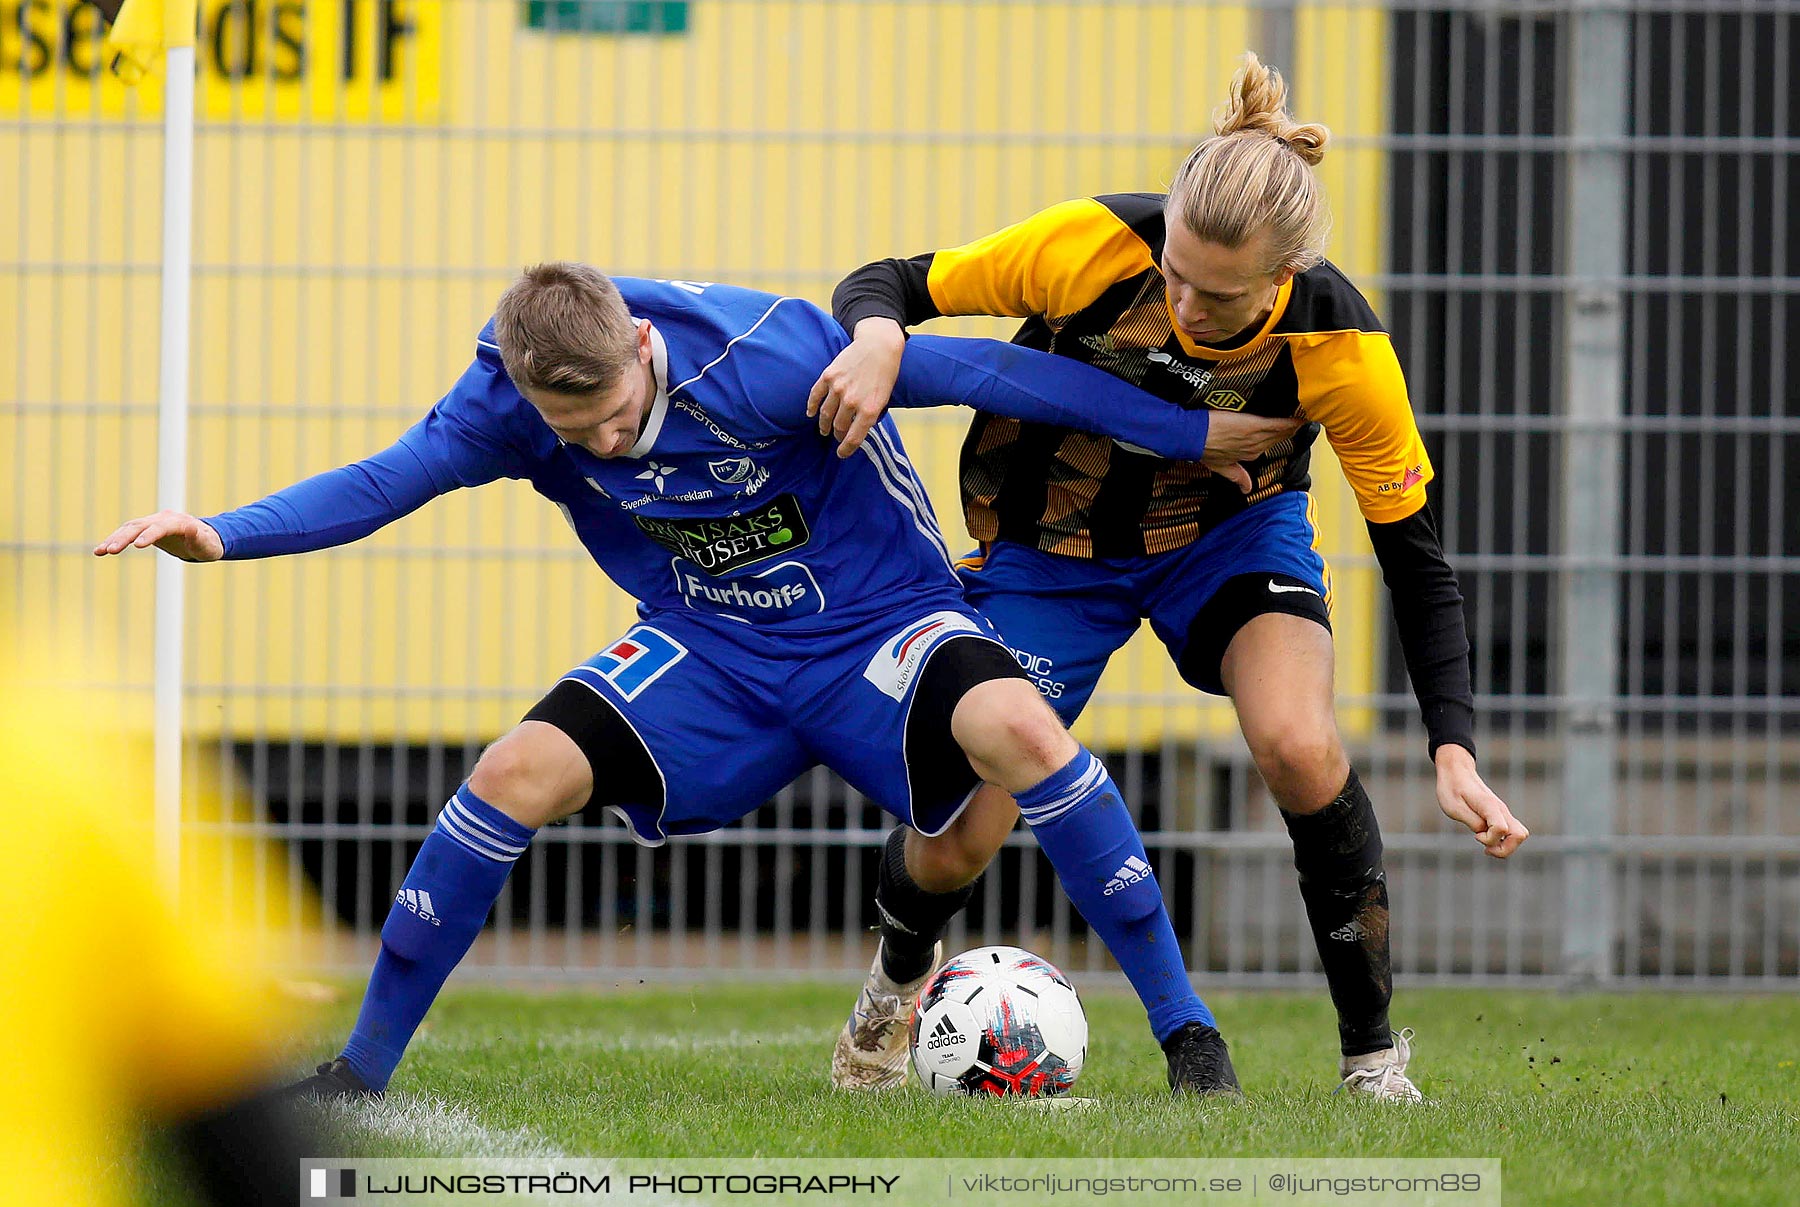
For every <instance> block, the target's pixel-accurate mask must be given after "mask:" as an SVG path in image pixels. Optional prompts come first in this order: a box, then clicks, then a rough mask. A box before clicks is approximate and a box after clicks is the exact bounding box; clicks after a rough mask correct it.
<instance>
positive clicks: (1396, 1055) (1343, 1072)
mask: <svg viewBox="0 0 1800 1207" xmlns="http://www.w3.org/2000/svg"><path fill="white" fill-rule="evenodd" d="M1412 1037H1413V1029H1412V1028H1411V1027H1405V1028H1402V1029H1401V1030H1400V1031H1399V1032H1397V1033H1396V1034H1395V1035H1394V1046H1393V1047H1391V1048H1383V1049H1382V1050H1381V1051H1379V1052H1369V1053H1367V1054H1365V1055H1362V1056H1345V1057H1343V1058H1342V1059H1340V1060H1339V1061H1338V1076H1340V1077H1342V1078H1343V1081H1342V1082H1341V1083H1340V1084H1339V1085H1338V1088H1337V1091H1333V1092H1334V1093H1335V1092H1338V1091H1343V1092H1347V1093H1349V1094H1352V1095H1355V1096H1359V1097H1367V1098H1372V1099H1374V1100H1375V1101H1376V1102H1423V1101H1425V1095H1423V1094H1421V1093H1419V1087H1418V1086H1416V1085H1414V1084H1413V1083H1412V1082H1411V1081H1409V1080H1408V1079H1407V1076H1406V1062H1407V1061H1409V1060H1411V1059H1412Z"/></svg>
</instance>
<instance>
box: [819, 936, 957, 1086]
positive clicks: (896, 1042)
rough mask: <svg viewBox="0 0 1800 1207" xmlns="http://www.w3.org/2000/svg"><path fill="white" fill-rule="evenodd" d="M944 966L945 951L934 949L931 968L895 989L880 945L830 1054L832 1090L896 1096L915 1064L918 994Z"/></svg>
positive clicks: (940, 946) (940, 944)
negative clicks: (885, 1092)
mask: <svg viewBox="0 0 1800 1207" xmlns="http://www.w3.org/2000/svg"><path fill="white" fill-rule="evenodd" d="M943 962H944V945H943V944H942V943H939V944H938V945H937V946H936V947H933V948H932V949H931V967H930V968H927V969H926V970H925V975H924V976H922V977H920V978H919V979H918V980H916V981H908V982H907V983H906V984H904V985H897V984H895V983H894V982H893V981H891V980H889V979H888V975H887V971H886V970H885V969H884V968H883V967H882V966H881V945H880V944H876V946H875V962H874V963H873V964H871V965H870V966H869V979H868V980H866V981H864V982H863V987H862V993H860V994H858V995H857V998H856V1007H855V1009H853V1010H851V1011H850V1018H849V1019H848V1020H847V1021H846V1022H845V1023H844V1029H843V1030H842V1031H840V1032H839V1033H838V1038H837V1047H835V1048H833V1049H832V1052H831V1084H832V1085H833V1086H835V1087H836V1088H838V1089H840V1090H896V1089H899V1088H900V1087H901V1086H903V1085H905V1084H906V1073H907V1067H908V1066H909V1065H910V1064H911V1063H912V1060H911V1055H912V1052H911V1048H912V1042H911V1041H912V1034H911V1033H912V1016H913V1008H914V1007H915V1006H916V1005H917V1004H918V999H919V990H921V989H923V988H924V987H925V982H926V981H928V980H930V979H931V974H932V973H934V972H936V971H937V970H938V966H939V965H940V964H942V963H943Z"/></svg>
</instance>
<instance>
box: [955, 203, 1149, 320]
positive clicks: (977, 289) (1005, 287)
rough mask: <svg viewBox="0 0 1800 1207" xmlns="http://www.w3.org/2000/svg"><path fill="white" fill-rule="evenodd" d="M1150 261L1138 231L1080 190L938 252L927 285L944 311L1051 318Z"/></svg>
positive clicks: (1078, 305) (1073, 308) (1066, 312)
mask: <svg viewBox="0 0 1800 1207" xmlns="http://www.w3.org/2000/svg"><path fill="white" fill-rule="evenodd" d="M1154 263H1155V262H1154V261H1153V260H1152V259H1151V258H1150V249H1149V247H1148V246H1146V245H1145V243H1144V241H1143V239H1141V238H1139V237H1138V235H1137V233H1136V232H1135V231H1133V230H1132V229H1131V228H1130V227H1129V226H1127V225H1126V224H1125V223H1124V222H1122V221H1120V220H1119V218H1118V216H1117V215H1115V214H1114V213H1113V212H1112V211H1111V210H1109V209H1107V208H1106V206H1104V205H1102V204H1101V203H1100V202H1098V201H1095V200H1093V199H1092V198H1084V199H1083V200H1080V201H1065V202H1063V203H1062V204H1060V205H1053V206H1051V207H1050V208H1049V209H1047V210H1042V211H1040V212H1038V213H1036V214H1033V215H1032V216H1031V217H1029V218H1027V219H1025V221H1023V222H1018V223H1015V224H1013V225H1012V226H1009V227H1007V228H1006V229H1005V230H1001V231H995V232H994V233H993V234H991V235H987V236H985V237H983V238H980V239H977V240H975V241H974V242H973V243H965V244H963V245H962V246H961V247H952V248H948V249H946V250H944V251H940V252H938V253H936V255H934V256H933V257H932V261H931V273H930V276H929V277H928V279H927V285H928V287H929V288H930V290H931V300H932V302H933V303H935V304H936V306H937V308H938V310H939V311H940V312H942V313H944V314H992V315H1001V316H1011V317H1015V318H1025V317H1027V316H1030V315H1043V316H1044V317H1046V318H1048V319H1051V320H1052V321H1054V320H1056V319H1059V318H1063V317H1065V316H1067V315H1071V314H1074V313H1075V312H1076V311H1077V310H1080V309H1081V308H1082V307H1083V306H1086V305H1088V304H1089V303H1091V302H1093V301H1094V299H1096V298H1098V297H1099V296H1100V295H1101V294H1102V293H1104V292H1105V291H1106V290H1107V289H1108V288H1109V287H1111V286H1112V285H1114V284H1115V283H1117V282H1119V281H1122V280H1125V279H1127V278H1129V277H1132V276H1135V275H1136V274H1138V273H1140V272H1143V271H1144V270H1145V269H1146V268H1150V267H1153V266H1154Z"/></svg>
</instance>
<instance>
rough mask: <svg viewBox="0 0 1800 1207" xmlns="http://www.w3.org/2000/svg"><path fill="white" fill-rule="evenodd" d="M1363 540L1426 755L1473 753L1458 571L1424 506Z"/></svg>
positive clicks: (1373, 528)
mask: <svg viewBox="0 0 1800 1207" xmlns="http://www.w3.org/2000/svg"><path fill="white" fill-rule="evenodd" d="M1369 541H1370V543H1371V544H1373V545H1374V546H1375V560H1376V561H1378V562H1380V563H1381V577H1382V581H1384V582H1385V583H1387V587H1388V596H1389V598H1391V599H1392V600H1393V601H1394V620H1395V623H1396V624H1397V625H1398V626H1399V629H1400V650H1401V653H1402V654H1404V655H1405V658H1406V673H1407V674H1408V675H1410V676H1411V677H1412V684H1413V693H1414V694H1415V695H1416V696H1418V698H1419V712H1420V714H1421V715H1422V716H1423V717H1424V719H1425V732H1426V735H1427V737H1428V738H1429V741H1430V750H1431V753H1432V754H1433V755H1436V754H1437V751H1438V747H1440V746H1443V745H1445V744H1446V743H1450V744H1454V745H1457V746H1461V747H1463V748H1464V749H1465V750H1467V751H1468V752H1469V753H1470V754H1474V753H1475V694H1474V690H1473V687H1472V684H1471V678H1470V673H1469V633H1468V627H1467V625H1466V624H1465V623H1464V621H1463V597H1462V592H1461V590H1459V589H1458V587H1457V585H1456V571H1454V570H1452V569H1451V568H1450V563H1449V562H1448V561H1446V560H1444V549H1443V545H1442V544H1441V543H1440V542H1439V540H1438V534H1437V521H1436V520H1435V519H1433V518H1432V514H1431V508H1430V506H1429V505H1427V506H1425V507H1421V508H1419V510H1417V511H1415V512H1414V513H1413V514H1412V515H1410V516H1408V517H1407V518H1406V519H1404V520H1398V521H1396V522H1394V523H1392V524H1374V523H1371V524H1370V525H1369Z"/></svg>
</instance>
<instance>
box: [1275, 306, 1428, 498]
mask: <svg viewBox="0 0 1800 1207" xmlns="http://www.w3.org/2000/svg"><path fill="white" fill-rule="evenodd" d="M1289 348H1290V349H1291V351H1292V354H1293V358H1294V375H1295V377H1296V378H1297V379H1298V380H1299V383H1300V409H1301V411H1302V412H1303V413H1304V414H1305V416H1306V417H1307V418H1308V419H1311V420H1314V421H1315V422H1317V423H1318V424H1319V425H1320V426H1321V427H1323V428H1324V429H1325V438H1326V439H1327V440H1329V441H1331V447H1332V449H1333V451H1335V452H1336V453H1337V457H1338V463H1339V464H1341V465H1342V466H1343V467H1344V476H1345V477H1346V478H1348V479H1349V480H1350V487H1351V489H1352V490H1354V491H1355V492H1356V503H1357V506H1358V507H1359V508H1361V509H1362V513H1363V517H1364V518H1365V519H1367V520H1368V521H1370V522H1371V523H1375V524H1391V523H1393V522H1394V521H1396V520H1404V519H1405V518H1406V517H1407V516H1410V515H1412V514H1413V513H1414V512H1415V511H1417V510H1419V508H1421V507H1423V506H1424V505H1425V484H1426V483H1427V482H1429V481H1431V478H1432V469H1431V459H1430V458H1429V457H1427V456H1426V455H1425V442H1424V441H1423V440H1422V439H1420V437H1419V425H1418V424H1417V423H1416V422H1415V421H1414V420H1413V412H1412V403H1411V402H1409V401H1408V400H1407V396H1406V378H1405V377H1404V376H1403V375H1402V374H1401V372H1400V361H1399V358H1398V357H1396V356H1395V355H1394V345H1393V344H1392V343H1391V342H1390V341H1389V340H1388V337H1387V336H1386V335H1385V334H1384V333H1381V332H1369V331H1324V332H1316V333H1312V334H1307V335H1298V336H1292V337H1290V340H1289Z"/></svg>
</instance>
